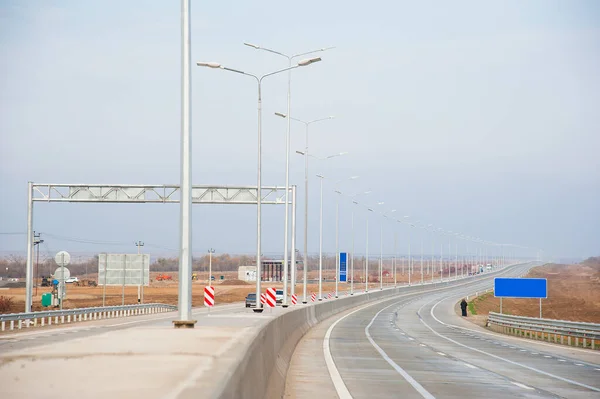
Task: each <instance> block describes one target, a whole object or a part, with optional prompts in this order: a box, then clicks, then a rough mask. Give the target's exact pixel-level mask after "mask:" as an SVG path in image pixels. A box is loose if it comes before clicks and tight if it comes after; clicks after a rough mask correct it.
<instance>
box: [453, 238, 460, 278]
mask: <svg viewBox="0 0 600 399" xmlns="http://www.w3.org/2000/svg"><path fill="white" fill-rule="evenodd" d="M454 247H455V250H456V256H455V261H454V264H455V265H456V266H454V267H455V269H454V275H455V276H456V279H457V280H458V240H455V241H454ZM461 269H462V267H461Z"/></svg>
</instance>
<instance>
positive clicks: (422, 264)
mask: <svg viewBox="0 0 600 399" xmlns="http://www.w3.org/2000/svg"><path fill="white" fill-rule="evenodd" d="M421 285H423V233H421Z"/></svg>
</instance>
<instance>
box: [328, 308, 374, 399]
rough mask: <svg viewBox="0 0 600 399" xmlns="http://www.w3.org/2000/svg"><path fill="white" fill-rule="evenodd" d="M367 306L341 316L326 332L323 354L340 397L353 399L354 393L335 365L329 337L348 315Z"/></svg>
mask: <svg viewBox="0 0 600 399" xmlns="http://www.w3.org/2000/svg"><path fill="white" fill-rule="evenodd" d="M366 307H367V306H363V307H361V308H358V309H356V310H354V311H352V312H350V313H348V314H347V315H345V316H343V317H340V318H339V319H337V320H336V321H335V322H334V323H333V324H332V325H330V326H329V328H328V329H327V332H326V333H325V338H323V355H324V356H325V364H326V365H327V371H329V377H330V378H331V382H333V387H334V388H335V390H336V392H337V394H338V396H339V397H340V399H348V398H350V399H352V395H350V391H348V387H346V384H344V380H343V379H342V376H341V375H340V372H339V370H338V369H337V367H336V366H335V362H334V361H333V355H332V354H331V347H330V345H329V339H330V338H331V332H332V331H333V329H334V328H335V326H337V324H338V323H339V322H340V321H342V320H344V319H345V318H346V317H348V316H350V315H353V314H354V313H356V312H358V311H359V310H363V309H364V308H366Z"/></svg>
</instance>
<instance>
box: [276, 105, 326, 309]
mask: <svg viewBox="0 0 600 399" xmlns="http://www.w3.org/2000/svg"><path fill="white" fill-rule="evenodd" d="M275 115H277V116H279V117H282V118H287V119H288V123H289V121H290V120H294V121H296V122H300V123H303V124H304V128H305V145H304V152H300V151H296V152H298V153H299V154H301V155H303V156H304V262H303V267H304V271H303V274H304V283H303V288H302V291H303V295H302V303H303V304H306V303H307V302H308V300H307V297H306V295H307V293H306V284H307V280H308V156H309V154H308V127H309V126H310V125H311V124H313V123H316V122H321V121H325V120H328V119H333V118H334V117H333V116H328V117H327V118H321V119H314V120H312V121H303V120H300V119H297V118H292V117H290V116H289V115H288V114H283V113H281V112H275Z"/></svg>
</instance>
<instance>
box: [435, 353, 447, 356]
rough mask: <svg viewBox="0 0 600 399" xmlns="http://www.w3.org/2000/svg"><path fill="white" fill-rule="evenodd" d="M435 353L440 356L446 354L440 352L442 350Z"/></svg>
mask: <svg viewBox="0 0 600 399" xmlns="http://www.w3.org/2000/svg"><path fill="white" fill-rule="evenodd" d="M437 354H438V355H440V356H446V354H445V353H442V352H437Z"/></svg>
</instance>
